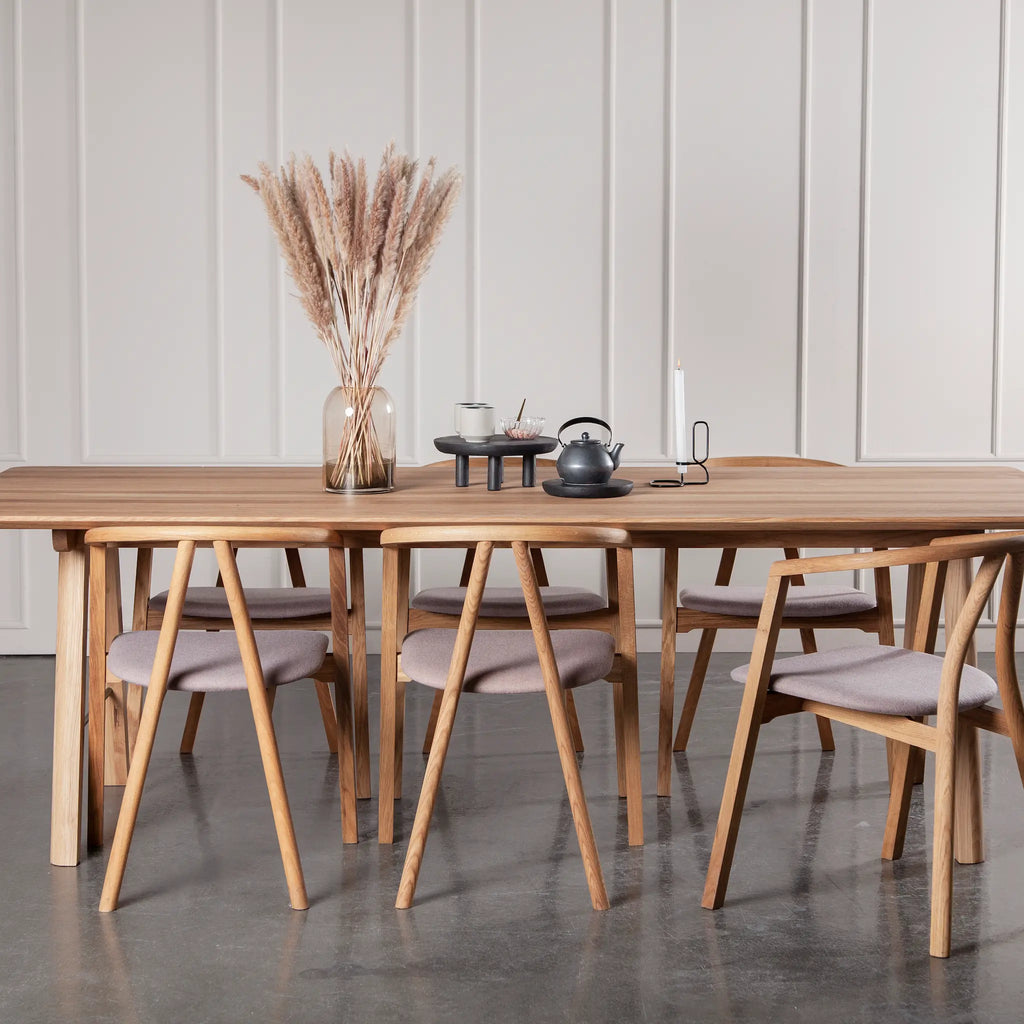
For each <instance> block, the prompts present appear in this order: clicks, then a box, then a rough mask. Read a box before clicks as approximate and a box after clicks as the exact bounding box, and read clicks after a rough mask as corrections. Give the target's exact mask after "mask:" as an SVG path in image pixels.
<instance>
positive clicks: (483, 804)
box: [0, 655, 1024, 1024]
mask: <svg viewBox="0 0 1024 1024" xmlns="http://www.w3.org/2000/svg"><path fill="white" fill-rule="evenodd" d="M739 660H740V659H739V658H738V657H736V656H732V655H721V656H716V658H715V660H714V662H713V666H712V668H713V672H712V676H711V678H710V679H709V683H708V686H707V689H706V691H705V693H706V696H705V699H704V703H703V705H702V707H701V710H700V712H699V716H698V720H697V727H696V729H695V735H694V738H693V740H692V743H691V750H690V751H689V753H688V754H685V755H677V756H676V761H675V772H674V779H673V791H672V796H671V798H670V799H663V800H658V799H656V798H654V797H653V796H651V797H649V798H648V799H647V801H646V805H645V824H646V829H647V845H646V846H645V847H644V848H642V849H630V848H629V847H628V846H627V845H626V823H625V808H624V805H623V804H622V803H620V802H619V800H618V799H617V798H616V796H615V762H614V754H613V749H612V746H611V730H610V726H609V721H610V694H609V693H608V692H607V689H606V688H605V687H604V686H603V685H602V684H598V685H595V686H592V687H589V688H588V689H587V691H586V692H583V693H581V694H580V695H579V698H578V702H579V708H580V718H581V721H582V724H583V729H584V732H585V736H586V740H587V744H588V747H587V752H586V754H585V756H584V757H583V761H582V764H583V768H582V771H583V781H584V785H585V787H586V790H587V793H588V797H589V802H590V808H591V814H592V817H593V821H594V828H595V832H596V835H597V839H598V845H599V849H600V854H601V860H602V865H603V868H604V872H605V877H606V881H607V885H608V891H609V896H610V898H611V901H612V908H611V910H610V911H608V912H607V913H603V914H602V913H595V912H594V911H592V910H591V908H590V902H589V899H588V896H587V888H586V884H585V881H584V877H583V871H582V866H581V863H580V860H579V854H578V849H577V845H576V839H575V834H574V832H573V829H572V822H571V817H570V813H569V808H568V804H567V801H566V799H565V796H564V789H563V786H562V781H561V776H560V772H559V766H558V761H557V757H556V755H555V754H554V752H553V739H552V734H551V728H550V724H549V722H548V720H547V717H546V716H547V712H546V706H545V703H544V701H543V698H539V699H534V698H510V699H504V698H482V697H477V698H472V697H467V698H466V699H465V700H464V701H463V704H462V705H461V707H460V712H459V720H458V721H457V723H456V732H455V738H454V741H453V746H452V749H451V753H450V756H449V760H448V764H447V768H446V772H445V779H444V785H443V791H442V796H441V798H440V800H439V802H438V807H437V813H436V816H435V820H434V827H433V831H432V832H431V835H430V839H429V842H428V844H427V850H426V857H425V861H424V866H423V871H422V874H421V877H420V885H419V890H418V893H417V902H416V905H415V907H414V908H413V909H412V910H411V911H404V912H399V911H396V910H395V909H394V905H393V904H394V898H395V893H396V891H397V887H398V879H399V875H400V873H401V867H402V859H403V855H404V852H405V842H404V838H405V836H406V835H407V832H408V829H409V827H410V823H411V820H412V814H413V810H414V801H415V796H416V795H417V793H418V788H419V782H420V779H421V777H422V772H423V760H422V758H421V757H420V756H419V755H418V754H417V753H413V751H414V750H415V749H417V747H418V742H417V741H418V738H419V736H420V735H421V732H422V727H423V725H424V723H425V720H426V712H427V710H428V708H429V696H430V694H429V693H425V692H423V691H420V690H419V689H418V688H417V687H410V693H409V727H408V733H407V739H408V742H407V756H406V776H405V778H406V797H405V800H404V801H402V802H401V804H400V805H399V810H398V816H397V822H398V827H397V833H398V841H397V842H396V844H395V845H394V846H393V847H380V846H378V844H377V842H376V801H375V800H372V801H369V802H363V803H361V804H360V814H361V819H360V836H361V841H360V843H359V844H358V845H357V846H348V847H344V848H343V847H342V846H341V843H340V831H339V824H338V795H337V764H336V761H335V760H334V759H333V758H331V757H329V756H328V755H327V754H326V752H325V750H324V747H323V735H322V731H320V726H319V718H318V715H317V709H316V701H315V698H314V695H313V693H312V688H311V686H310V685H309V684H297V685H295V686H293V687H290V688H289V689H288V690H287V691H286V692H283V693H282V694H281V695H280V697H279V700H278V705H277V710H276V712H275V720H276V722H277V728H278V735H279V737H280V744H281V748H282V757H283V762H284V769H285V777H286V779H287V783H288V787H289V795H290V798H291V801H292V808H293V813H294V817H295V824H296V830H297V833H298V839H299V846H300V849H301V851H302V856H303V866H304V869H305V873H306V883H307V887H308V889H309V895H310V900H311V907H310V909H309V911H308V912H306V913H296V912H293V911H291V910H290V909H289V908H288V904H287V897H286V890H285V885H284V877H283V873H282V870H281V864H280V860H279V857H278V854H277V848H276V844H275V840H274V833H273V825H272V821H271V817H270V810H269V804H268V801H267V797H266V791H265V789H264V785H263V780H262V775H261V771H260V765H259V758H258V752H257V748H256V743H255V737H254V734H253V732H252V727H251V721H250V719H249V718H248V711H247V708H246V705H245V698H244V696H243V697H241V698H240V699H239V698H238V697H235V696H222V697H220V698H211V699H210V700H209V701H208V702H207V708H208V710H207V714H206V716H205V718H204V720H203V723H202V726H201V728H200V733H199V740H198V742H197V745H196V752H195V754H194V756H192V757H184V758H183V757H179V755H178V754H177V752H176V751H177V734H178V731H179V729H180V725H181V723H182V722H183V720H184V713H185V705H186V700H185V698H184V697H180V696H178V695H172V696H171V697H169V698H168V702H167V705H166V706H165V715H164V721H163V722H162V723H161V730H160V734H159V736H158V738H157V749H156V752H155V754H154V758H153V763H152V767H151V770H150V777H149V781H148V783H147V787H146V791H145V795H144V798H143V803H142V811H141V814H140V818H139V827H138V830H137V831H136V836H135V842H134V847H133V850H132V855H131V858H130V860H129V864H128V874H127V877H126V881H125V886H124V890H123V894H122V906H121V909H120V910H118V911H117V912H116V913H115V914H111V915H101V914H99V913H98V912H97V909H96V906H97V902H98V899H99V892H100V887H101V884H102V879H103V872H104V867H105V863H106V857H105V855H103V854H96V855H93V856H90V857H88V858H87V859H85V860H84V861H83V863H82V864H81V865H80V866H79V868H78V869H77V870H76V869H69V868H53V867H51V866H50V865H49V864H48V863H47V851H48V845H47V844H48V827H49V785H50V769H49V756H50V743H51V714H52V686H51V680H52V672H53V659H52V658H0V777H2V778H3V783H4V784H3V787H2V789H0V865H2V872H3V874H2V877H3V897H4V898H3V914H2V916H0V1021H4V1022H25V1024H28V1022H32V1021H94V1022H99V1021H116V1022H119V1024H120V1022H134V1021H140V1022H141V1021H159V1022H165V1021H167V1022H169V1021H175V1022H176V1021H186V1020H187V1021H190V1022H195V1024H198V1022H202V1021H248V1020H253V1021H265V1022H273V1021H321V1020H323V1021H344V1022H354V1021H389V1022H390V1021H450V1020H460V1021H587V1022H593V1021H661V1020H665V1021H748V1020H749V1021H824V1020H829V1021H833V1022H836V1021H843V1022H845V1021H872V1022H875V1021H918V1020H920V1021H1020V1020H1022V1019H1024V791H1022V789H1021V785H1020V779H1019V777H1018V776H1017V773H1016V770H1015V767H1014V765H1013V762H1012V758H1011V756H1010V752H1009V747H1008V744H1007V743H1006V742H1005V741H999V740H994V739H992V738H985V739H983V757H984V775H985V783H986V804H985V807H986V813H987V819H986V822H987V832H988V860H987V861H986V862H985V863H984V864H982V865H978V866H973V867H958V868H957V869H956V874H955V896H954V907H955V917H954V926H953V956H952V958H951V959H950V960H948V961H935V960H932V959H930V958H929V956H928V954H927V947H928V878H929V865H930V852H929V849H928V839H929V835H930V824H931V814H930V811H929V810H926V808H925V806H924V801H923V796H922V795H921V794H920V793H918V794H917V795H916V796H915V805H914V809H913V814H912V819H911V823H910V828H909V834H908V841H907V853H906V855H905V857H904V859H903V860H902V861H901V862H900V863H898V864H895V865H892V864H883V863H882V862H881V861H880V860H879V856H878V851H879V846H880V841H881V826H882V822H883V819H884V814H885V804H886V785H885V766H884V756H883V745H882V741H880V740H878V739H876V738H874V737H869V736H866V735H864V734H856V733H854V732H852V731H851V730H849V729H847V728H845V727H843V726H838V727H837V728H836V740H837V751H836V753H835V754H834V755H822V754H821V753H820V751H819V750H818V748H817V734H816V731H815V728H814V723H813V721H812V720H807V721H802V720H797V719H795V718H791V719H783V720H779V721H776V722H773V723H771V724H770V725H769V726H767V727H766V728H765V730H764V732H763V733H762V742H761V745H760V747H759V753H758V757H757V759H756V761H755V771H754V779H753V781H752V784H751V787H750V793H749V799H748V804H747V811H746V815H745V817H744V822H743V828H742V830H741V832H740V841H739V849H738V854H737V858H736V862H735V866H734V870H733V878H732V884H731V889H730V894H729V899H728V901H727V904H726V906H725V908H724V909H723V910H721V911H718V912H716V913H710V912H708V911H705V910H702V909H701V908H700V906H699V900H700V893H701V889H702V885H703V879H704V872H705V869H706V866H707V859H708V854H709V849H710V842H711V835H712V833H713V830H714V825H715V819H716V814H717V806H718V800H719V798H720V795H721V789H722V783H723V780H724V776H725V769H726V764H727V759H728V751H729V748H730V742H731V735H732V730H733V727H734V724H735V719H736V712H737V707H738V699H739V687H737V686H736V685H735V684H733V683H731V682H729V681H728V670H729V669H730V668H731V667H732V666H733V665H735V664H737V662H738V661H739ZM688 665H689V662H688V660H687V659H686V658H681V665H680V676H681V677H682V675H683V673H684V672H685V671H686V669H687V668H688ZM641 669H642V673H643V675H642V686H641V715H642V721H643V734H642V737H641V739H642V747H643V752H644V788H645V791H646V792H652V791H653V784H654V750H655V741H656V708H657V684H656V672H657V663H656V661H655V659H654V658H653V656H644V657H643V658H642V662H641ZM371 714H373V716H374V720H375V718H376V708H375V706H371ZM803 717H804V716H801V718H803ZM930 769H931V766H929V774H928V778H927V780H926V791H928V792H930V785H931V770H930ZM108 793H109V794H111V799H110V800H109V801H108V821H107V835H108V837H109V836H110V835H111V834H112V831H113V825H114V820H115V815H116V810H117V802H118V801H117V796H118V791H117V790H108ZM111 805H112V806H111Z"/></svg>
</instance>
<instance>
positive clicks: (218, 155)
mask: <svg viewBox="0 0 1024 1024" xmlns="http://www.w3.org/2000/svg"><path fill="white" fill-rule="evenodd" d="M211 20H212V26H211V28H212V43H211V50H212V53H211V63H212V67H211V79H210V81H211V87H212V89H213V104H212V108H213V109H212V116H211V118H210V121H211V125H210V129H211V133H212V139H211V153H212V155H213V175H212V177H213V187H212V189H211V201H212V206H213V208H212V211H211V229H210V236H211V247H212V253H213V285H214V287H213V305H212V310H211V315H212V319H213V324H212V337H213V345H214V359H213V380H212V381H211V391H212V392H213V401H214V407H215V408H214V416H213V420H212V424H213V430H214V435H215V436H214V445H213V449H214V452H215V453H216V456H217V458H218V459H221V460H223V458H224V456H225V452H226V451H227V437H226V434H227V425H226V422H225V419H226V417H225V414H224V410H225V404H226V395H225V387H226V382H225V376H224V364H225V354H224V180H223V179H224V10H223V0H213V5H212V9H211Z"/></svg>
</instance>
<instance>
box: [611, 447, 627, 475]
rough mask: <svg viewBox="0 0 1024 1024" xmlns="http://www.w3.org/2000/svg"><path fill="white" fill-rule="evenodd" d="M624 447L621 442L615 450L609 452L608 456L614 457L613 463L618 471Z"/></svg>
mask: <svg viewBox="0 0 1024 1024" xmlns="http://www.w3.org/2000/svg"><path fill="white" fill-rule="evenodd" d="M624 447H625V445H623V443H622V442H621V441H620V442H619V443H618V444H617V445H616V446H615V447H614V448H610V449H609V450H608V454H609V455H610V456H611V457H612V463H613V464H614V466H615V468H616V469H618V468H619V459H620V458H621V457H622V449H623V448H624Z"/></svg>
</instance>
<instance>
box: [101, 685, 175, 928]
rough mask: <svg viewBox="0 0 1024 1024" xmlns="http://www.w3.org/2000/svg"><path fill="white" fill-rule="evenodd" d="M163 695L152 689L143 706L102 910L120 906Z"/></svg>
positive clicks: (104, 882)
mask: <svg viewBox="0 0 1024 1024" xmlns="http://www.w3.org/2000/svg"><path fill="white" fill-rule="evenodd" d="M162 698H163V695H162V694H157V693H151V694H150V695H149V699H148V700H147V701H146V703H145V705H144V706H143V709H142V721H141V722H140V723H139V734H138V736H137V737H136V740H135V755H134V757H132V763H131V766H130V767H129V769H128V781H127V783H126V784H125V789H124V795H123V796H122V798H121V811H120V813H119V814H118V816H117V828H116V829H115V830H114V841H113V843H112V844H111V847H110V860H109V861H108V862H107V873H106V875H105V876H104V879H103V892H102V894H101V895H100V911H101V912H102V913H109V912H110V911H112V910H117V902H118V897H119V896H120V895H121V883H122V882H123V881H124V869H125V865H126V864H127V862H128V851H129V849H130V848H131V844H132V836H133V834H134V833H135V822H136V820H137V819H138V816H139V804H140V802H141V801H142V787H143V786H144V785H145V783H146V773H147V772H148V771H149V759H150V757H151V755H152V753H153V739H154V737H155V736H156V727H157V723H158V722H159V720H160V708H161V705H162V704H163V699H162Z"/></svg>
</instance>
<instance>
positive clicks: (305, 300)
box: [242, 143, 462, 487]
mask: <svg viewBox="0 0 1024 1024" xmlns="http://www.w3.org/2000/svg"><path fill="white" fill-rule="evenodd" d="M415 179H416V163H415V161H413V160H411V159H409V158H408V157H407V156H404V155H402V154H399V153H397V152H396V151H395V146H394V143H392V144H391V145H389V146H388V147H387V149H386V150H385V151H384V155H383V156H382V157H381V162H380V168H379V170H378V172H377V177H376V181H375V183H374V186H373V189H372V192H371V190H370V188H369V183H368V179H367V174H366V163H365V161H364V160H362V159H360V160H359V161H358V162H356V161H354V160H353V159H352V157H351V156H350V155H349V154H348V153H345V155H344V156H341V157H338V156H336V155H335V154H334V153H333V152H332V153H330V155H329V160H328V179H327V181H326V182H325V180H324V178H323V176H322V175H321V174H320V171H319V170H318V169H317V167H316V165H315V164H314V163H313V161H312V159H311V158H310V157H309V156H306V157H304V158H303V159H302V160H301V161H297V160H296V159H295V157H294V156H292V157H291V158H290V159H289V160H288V163H287V164H286V165H285V166H284V167H282V168H280V170H279V171H278V172H277V173H274V172H273V171H272V170H271V169H270V168H269V167H268V166H267V165H266V164H260V166H259V174H258V175H257V176H254V177H253V176H249V175H242V180H243V181H244V182H246V184H248V185H249V186H250V187H251V188H252V189H253V190H254V191H256V192H258V193H259V195H260V198H261V199H262V200H263V205H264V207H265V208H266V211H267V216H268V218H269V219H270V224H271V227H272V228H273V229H274V234H275V235H276V236H277V241H278V244H279V246H280V248H281V253H282V255H283V256H284V259H285V264H286V266H287V267H288V272H289V274H291V277H292V280H293V281H294V282H295V284H296V286H297V287H298V290H299V299H300V301H301V302H302V308H303V310H304V311H305V313H306V316H307V317H308V318H309V321H310V323H311V324H312V325H313V327H314V329H315V330H316V332H317V334H318V335H319V337H320V339H321V340H322V341H323V343H324V345H325V346H326V347H327V350H328V352H329V353H330V355H331V358H332V359H333V361H334V365H335V368H336V369H337V371H338V378H339V380H340V381H341V384H342V385H343V386H346V387H350V388H355V389H362V390H361V391H360V392H359V394H361V395H363V396H364V397H362V398H357V399H355V400H354V404H353V415H352V416H351V417H348V419H347V421H346V429H345V432H344V435H343V437H342V442H341V448H340V450H339V453H338V461H337V463H336V464H335V467H334V470H333V472H332V480H331V483H332V486H338V487H340V486H341V485H342V481H343V480H344V479H346V478H348V479H350V480H351V481H352V484H353V486H355V487H363V486H372V485H373V484H370V483H369V481H374V480H379V479H380V476H381V474H382V473H383V472H384V470H385V467H384V462H385V459H384V456H383V455H382V454H381V451H380V444H379V442H378V439H377V436H376V432H375V430H374V427H373V420H372V417H371V402H372V392H370V391H369V389H370V388H372V387H374V386H375V384H376V381H377V378H378V376H379V375H380V372H381V369H382V368H383V366H384V360H385V359H386V358H387V355H388V352H389V351H390V348H391V345H392V343H393V342H394V341H395V339H396V338H397V337H398V336H399V334H400V333H401V331H402V327H403V326H404V324H405V321H406V320H407V319H408V317H409V313H410V311H411V309H412V304H413V302H414V300H415V298H416V292H417V290H418V288H419V286H420V282H421V281H422V280H423V276H424V275H425V274H426V272H427V268H428V267H429V265H430V259H431V257H432V256H433V253H434V249H435V248H436V247H437V244H438V242H439V241H440V238H441V232H442V230H443V229H444V225H445V223H446V222H447V220H448V218H449V217H450V216H451V213H452V210H453V209H454V207H455V203H456V201H457V199H458V196H459V192H460V190H461V187H462V177H461V175H460V174H459V173H458V171H457V170H456V169H455V168H449V170H447V171H446V172H445V173H444V174H442V175H441V177H440V178H438V179H437V180H436V181H435V180H434V161H433V159H431V160H430V161H429V162H428V163H427V166H426V168H425V170H424V172H423V174H422V176H421V178H420V181H419V183H418V184H417V183H416V180H415ZM335 478H336V479H335Z"/></svg>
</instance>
